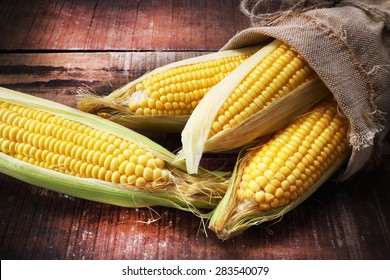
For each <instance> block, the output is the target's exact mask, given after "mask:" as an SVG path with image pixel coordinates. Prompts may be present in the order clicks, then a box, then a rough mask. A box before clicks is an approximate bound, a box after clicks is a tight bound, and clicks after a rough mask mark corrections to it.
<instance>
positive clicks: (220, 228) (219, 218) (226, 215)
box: [209, 149, 349, 240]
mask: <svg viewBox="0 0 390 280" xmlns="http://www.w3.org/2000/svg"><path fill="white" fill-rule="evenodd" d="M255 153H256V150H253V151H250V149H249V150H246V149H243V150H242V152H241V153H240V156H239V160H238V161H237V164H236V166H235V169H234V171H233V175H232V179H231V181H230V185H229V188H228V190H227V191H226V194H225V196H224V197H223V198H222V200H221V201H220V203H219V204H218V206H217V207H216V208H215V209H214V210H213V212H212V214H211V218H210V221H209V228H210V229H211V230H213V231H214V232H215V233H216V235H217V236H218V238H220V239H223V240H226V239H228V238H230V237H232V236H235V235H237V234H239V233H242V232H243V231H244V230H246V229H247V228H249V227H252V226H255V225H259V224H261V223H264V222H268V221H273V220H276V219H280V218H281V217H283V215H285V214H286V213H288V212H290V211H291V210H293V209H294V208H296V207H297V206H299V205H300V204H301V203H302V202H304V201H305V200H306V199H307V198H309V197H310V196H311V195H312V194H313V193H314V192H315V191H316V190H318V188H319V187H320V186H321V185H322V184H323V183H324V182H326V181H327V180H328V179H329V178H331V177H332V176H333V175H334V174H335V173H336V172H337V171H338V170H339V169H340V168H341V167H342V165H343V164H344V162H345V161H346V160H347V158H348V155H349V151H348V152H346V153H345V154H344V155H343V157H341V158H340V159H338V160H337V161H336V162H335V163H334V164H333V165H332V166H331V167H330V168H329V169H328V170H327V171H326V172H324V174H323V175H322V176H321V177H320V178H318V180H317V181H316V182H315V183H314V185H313V186H311V187H310V188H309V189H308V190H307V191H305V192H304V193H303V194H302V195H301V196H299V197H298V198H297V199H296V200H294V201H292V202H290V203H288V204H286V205H284V206H281V207H279V208H276V209H273V210H271V211H266V212H264V211H261V210H259V207H258V204H257V203H253V202H252V203H251V202H249V201H246V202H244V203H239V202H238V199H237V197H236V190H237V188H238V185H239V184H240V178H241V177H242V174H243V171H244V168H243V166H246V164H247V162H248V161H249V160H250V159H251V157H252V156H253V154H255Z"/></svg>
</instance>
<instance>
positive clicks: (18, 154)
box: [0, 88, 226, 212]
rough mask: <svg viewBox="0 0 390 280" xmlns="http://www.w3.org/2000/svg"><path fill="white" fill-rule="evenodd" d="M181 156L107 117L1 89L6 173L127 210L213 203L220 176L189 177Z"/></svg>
mask: <svg viewBox="0 0 390 280" xmlns="http://www.w3.org/2000/svg"><path fill="white" fill-rule="evenodd" d="M173 159H174V155H173V154H171V153H170V152H169V151H167V150H166V149H164V148H162V147H161V146H159V145H158V144H156V143H154V142H152V141H151V140H150V139H148V138H146V137H144V136H141V135H139V134H137V133H135V132H133V131H131V130H129V129H126V128H124V127H122V126H120V125H117V124H115V123H112V122H110V121H108V120H105V119H102V118H99V117H97V116H93V115H90V114H88V113H84V112H80V111H78V110H75V109H73V108H69V107H66V106H64V105H61V104H58V103H54V102H51V101H48V100H42V99H40V98H37V97H33V96H29V95H25V94H22V93H19V92H15V91H11V90H7V89H4V88H0V168H1V169H0V170H1V172H2V173H5V174H8V175H10V176H13V177H16V178H18V179H21V180H23V181H26V182H28V183H31V184H34V185H37V186H41V187H44V188H48V189H51V190H55V191H59V192H63V193H66V194H69V195H74V196H77V197H80V198H86V199H90V200H95V201H100V202H106V203H112V204H116V205H120V206H127V207H144V206H155V205H160V206H168V207H176V208H180V209H185V210H191V211H195V212H196V211H197V209H196V208H198V207H199V208H212V207H214V206H215V203H216V202H217V201H218V199H219V197H221V196H222V194H223V193H224V192H225V190H226V184H225V183H224V181H225V179H224V178H223V177H222V176H220V175H221V174H219V173H211V172H208V171H204V173H203V176H204V177H200V176H197V177H196V176H188V175H187V174H186V173H185V167H184V166H183V165H174V164H172V161H173Z"/></svg>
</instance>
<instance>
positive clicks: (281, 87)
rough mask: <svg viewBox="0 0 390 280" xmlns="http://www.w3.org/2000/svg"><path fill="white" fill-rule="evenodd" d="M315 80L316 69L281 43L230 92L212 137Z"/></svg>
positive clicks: (216, 119) (215, 121) (217, 117)
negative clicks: (306, 82)
mask: <svg viewBox="0 0 390 280" xmlns="http://www.w3.org/2000/svg"><path fill="white" fill-rule="evenodd" d="M314 77H315V72H314V70H312V69H311V68H310V67H309V66H308V65H307V63H306V61H305V60H304V59H303V57H302V56H300V55H299V54H298V53H297V52H296V51H295V50H294V49H293V48H291V47H289V46H288V45H286V44H284V43H281V44H280V45H279V47H277V48H276V49H275V50H274V51H272V52H271V53H270V54H269V55H267V56H266V57H265V58H264V59H263V60H262V61H261V62H260V63H259V64H258V65H257V66H256V67H255V68H254V69H253V70H252V71H251V72H250V73H249V74H248V75H247V76H246V78H245V79H244V80H243V81H242V82H241V83H240V85H238V86H237V87H236V88H235V89H234V90H233V91H232V92H231V94H230V96H229V97H228V98H227V99H226V101H225V104H223V105H222V107H221V109H220V111H219V113H218V115H217V116H216V118H215V120H214V123H213V124H212V129H211V130H210V134H209V136H210V137H211V136H213V135H215V134H217V133H218V132H221V131H223V130H224V129H228V128H231V127H234V126H235V125H237V124H239V123H241V122H242V121H244V120H245V119H247V118H249V117H250V116H252V115H253V114H255V113H256V112H258V111H260V110H262V109H263V108H264V107H266V106H268V105H269V104H271V102H273V101H274V100H277V99H279V98H281V97H282V96H284V95H286V94H288V93H289V92H291V91H292V90H294V89H295V88H296V87H298V86H299V85H301V84H303V83H304V82H305V81H307V80H308V79H313V78H314ZM227 124H229V125H227Z"/></svg>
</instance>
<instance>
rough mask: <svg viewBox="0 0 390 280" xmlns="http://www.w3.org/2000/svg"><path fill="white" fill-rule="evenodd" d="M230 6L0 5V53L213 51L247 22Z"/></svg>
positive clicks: (179, 2)
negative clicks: (24, 51) (46, 51)
mask: <svg viewBox="0 0 390 280" xmlns="http://www.w3.org/2000/svg"><path fill="white" fill-rule="evenodd" d="M239 2H240V1H239V0H234V1H225V0H223V1H206V0H201V1H195V0H169V1H154V0H143V1H126V0H117V1H96V0H86V1H54V0H44V1H23V0H1V1H0V26H1V27H2V28H1V29H0V38H2V40H0V50H2V51H6V50H7V51H8V50H117V51H123V50H139V49H143V50H217V49H219V48H221V47H222V46H223V45H224V44H225V43H226V42H227V41H228V40H229V39H230V38H231V37H232V36H233V35H235V34H236V33H237V32H238V31H239V30H242V29H244V28H247V27H248V26H249V21H248V20H247V19H246V18H245V17H244V16H243V15H242V14H241V13H240V11H239Z"/></svg>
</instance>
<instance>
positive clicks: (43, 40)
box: [0, 0, 390, 259]
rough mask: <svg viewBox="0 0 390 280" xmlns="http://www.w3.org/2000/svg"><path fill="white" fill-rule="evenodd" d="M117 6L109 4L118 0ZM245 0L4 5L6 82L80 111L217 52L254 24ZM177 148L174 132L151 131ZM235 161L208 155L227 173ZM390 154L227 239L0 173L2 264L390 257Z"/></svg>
mask: <svg viewBox="0 0 390 280" xmlns="http://www.w3.org/2000/svg"><path fill="white" fill-rule="evenodd" d="M111 2H113V3H111ZM238 5H239V1H238V0H235V1H225V0H221V1H205V0H198V1H195V0H177V1H176V0H175V1H173V0H165V1H146V0H141V1H125V0H118V1H96V0H85V1H64V0H57V1H50V0H42V1H22V0H1V1H0V26H1V28H0V38H1V40H0V85H1V86H2V87H7V88H11V89H14V90H18V91H22V92H25V93H28V94H32V95H36V96H39V97H42V98H45V99H50V100H55V101H57V102H60V103H63V104H66V105H69V106H72V107H74V106H76V92H77V90H78V89H80V88H83V87H88V88H90V89H92V90H93V91H95V92H96V93H98V94H106V93H108V92H111V91H112V90H114V89H116V88H118V87H120V86H122V85H123V84H125V83H127V82H129V81H131V80H133V79H135V78H136V77H139V76H140V75H142V74H143V73H145V72H146V71H148V70H150V69H153V68H154V67H156V66H160V65H163V64H166V63H169V62H172V61H176V60H180V59H184V58H187V57H192V56H197V55H201V54H204V53H207V52H213V51H216V50H218V49H219V48H220V47H222V46H223V45H224V44H225V43H226V42H227V40H228V39H229V38H230V37H232V36H233V35H234V34H236V33H237V32H238V31H239V30H242V29H244V28H246V27H248V26H249V22H248V20H247V19H246V18H245V17H244V16H243V15H241V14H240V12H239V9H238ZM147 136H149V137H150V138H152V139H153V140H155V141H156V142H158V143H160V144H162V145H164V146H166V147H167V148H168V149H170V150H172V151H173V150H175V149H177V148H179V147H180V135H179V134H168V133H167V134H161V133H160V134H157V133H147ZM234 163H235V157H234V156H232V155H229V154H226V155H221V156H220V157H218V159H214V158H213V157H206V159H205V160H204V161H203V164H204V165H205V167H207V168H210V169H213V168H220V167H223V168H224V169H225V170H230V169H231V168H232V167H233V166H234ZM389 181H390V157H389V155H388V154H387V155H384V156H383V158H382V161H381V163H380V164H379V165H378V166H377V167H376V168H375V169H373V170H371V171H367V170H363V171H361V172H359V173H358V174H356V175H355V176H354V177H353V178H351V179H350V180H349V181H348V182H345V183H340V184H337V183H332V182H328V183H325V184H324V185H323V186H322V187H321V188H320V190H319V191H318V192H316V193H315V194H314V195H313V196H312V197H311V198H310V199H308V200H307V201H306V202H304V203H303V204H302V205H300V206H299V207H298V208H297V209H295V210H294V211H293V212H290V213H288V214H287V215H285V217H284V218H283V219H282V220H280V221H278V222H277V223H266V224H263V225H262V226H257V227H252V228H250V229H249V230H247V231H245V232H244V233H243V234H241V235H238V236H236V237H234V238H232V239H229V240H227V241H224V242H222V241H220V240H218V239H217V238H216V237H215V235H214V234H213V232H211V231H209V230H206V231H204V228H203V224H202V223H201V220H200V219H199V218H197V217H196V216H194V215H193V214H191V213H186V212H181V211H179V210H174V209H168V208H164V207H154V208H153V209H146V208H145V209H127V208H121V207H116V206H112V205H106V204H102V203H95V202H91V201H86V200H82V199H77V198H74V197H68V196H65V195H61V194H58V193H54V192H50V191H42V190H41V189H38V188H37V187H34V186H31V185H28V184H26V183H23V182H21V181H18V180H16V179H13V178H11V177H8V176H5V175H2V174H0V257H1V259H389V258H390V203H389V201H390V188H389Z"/></svg>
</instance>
